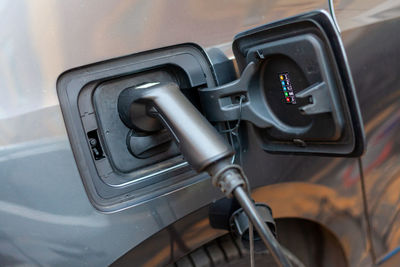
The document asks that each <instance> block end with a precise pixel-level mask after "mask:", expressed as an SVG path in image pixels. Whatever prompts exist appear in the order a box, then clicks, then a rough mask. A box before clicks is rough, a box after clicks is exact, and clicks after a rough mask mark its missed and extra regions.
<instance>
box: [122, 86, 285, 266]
mask: <svg viewBox="0 0 400 267" xmlns="http://www.w3.org/2000/svg"><path fill="white" fill-rule="evenodd" d="M118 102H119V106H118V109H119V110H120V111H121V110H124V111H125V113H124V115H121V114H120V116H121V119H123V120H124V119H125V120H126V119H127V118H129V121H128V122H125V124H127V123H131V124H132V125H134V124H135V120H134V114H130V113H129V112H131V111H132V110H135V108H133V107H132V105H137V104H144V105H145V107H146V110H147V113H148V115H150V116H153V117H158V119H159V120H160V121H161V122H162V124H163V125H164V126H165V127H166V128H167V129H168V130H169V131H170V132H171V135H172V136H173V138H174V139H175V141H176V143H177V144H178V147H179V149H180V150H181V152H182V154H183V156H184V157H185V159H186V160H187V161H188V163H189V164H190V165H191V166H192V167H193V168H194V169H195V170H196V171H197V172H201V171H206V172H208V173H209V174H210V175H211V177H212V183H213V185H215V186H216V187H218V188H220V189H221V191H222V192H223V193H224V194H225V195H227V196H229V197H232V196H234V197H235V198H236V199H237V200H238V202H239V203H240V205H241V206H242V208H243V210H244V211H245V212H246V214H247V216H248V217H249V219H250V221H251V222H252V223H253V224H254V226H255V228H256V230H257V232H258V233H259V235H260V237H261V239H262V240H263V241H264V243H265V245H266V246H267V248H268V249H269V250H270V252H271V254H272V256H273V257H274V259H275V261H276V263H277V264H278V266H282V267H290V266H291V264H290V262H289V260H288V259H287V258H286V256H285V254H284V253H283V251H282V250H281V249H280V245H279V243H278V242H277V240H276V239H275V237H274V235H273V234H272V233H271V231H270V230H269V228H268V226H267V225H266V224H265V222H264V221H263V219H262V218H261V217H260V215H259V214H258V212H257V209H256V207H255V206H254V203H253V202H252V201H251V199H250V197H249V196H248V194H247V190H245V188H246V186H245V185H246V178H245V175H244V173H243V170H242V169H241V167H240V166H237V165H232V164H231V162H230V159H231V156H232V155H233V154H234V151H233V150H232V148H231V146H230V145H228V144H227V143H226V141H225V140H224V139H223V138H222V137H221V135H220V134H219V133H218V132H217V131H216V130H215V129H214V127H213V126H212V125H211V124H210V123H209V122H208V121H207V120H206V119H205V118H204V117H203V116H202V115H201V113H200V112H199V111H198V110H197V109H196V108H195V107H194V106H193V105H192V104H191V103H190V102H189V100H188V99H187V98H186V97H185V96H184V95H183V94H182V92H181V91H180V89H179V87H178V86H177V85H176V84H174V83H163V84H155V85H154V84H152V85H144V86H139V87H131V88H127V89H125V90H124V91H123V92H121V94H120V97H119V101H118ZM127 103H128V104H127Z"/></svg>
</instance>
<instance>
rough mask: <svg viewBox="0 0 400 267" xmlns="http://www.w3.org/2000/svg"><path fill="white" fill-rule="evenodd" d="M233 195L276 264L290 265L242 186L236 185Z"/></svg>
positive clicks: (281, 266)
mask: <svg viewBox="0 0 400 267" xmlns="http://www.w3.org/2000/svg"><path fill="white" fill-rule="evenodd" d="M233 195H234V196H235V198H236V199H237V201H238V202H239V204H240V206H241V207H242V208H243V210H244V211H245V212H246V214H247V216H248V218H249V219H250V221H251V222H252V223H253V225H254V227H255V228H256V230H257V232H258V234H259V235H260V237H261V239H262V240H263V242H264V244H265V245H266V246H267V248H268V250H269V251H270V252H271V254H272V256H273V257H274V260H275V262H276V263H277V264H278V266H279V267H292V265H291V263H290V262H289V260H288V259H287V257H286V255H285V254H284V253H283V251H282V249H281V247H280V245H279V243H278V241H277V240H276V239H275V237H274V235H273V234H272V233H271V231H270V230H269V228H268V226H267V225H266V224H265V222H264V221H263V220H262V219H261V217H260V216H259V215H258V213H257V210H256V207H255V206H254V203H253V202H252V201H251V200H250V198H249V196H248V195H247V193H246V191H245V190H244V189H243V187H241V186H238V187H236V188H235V190H234V191H233Z"/></svg>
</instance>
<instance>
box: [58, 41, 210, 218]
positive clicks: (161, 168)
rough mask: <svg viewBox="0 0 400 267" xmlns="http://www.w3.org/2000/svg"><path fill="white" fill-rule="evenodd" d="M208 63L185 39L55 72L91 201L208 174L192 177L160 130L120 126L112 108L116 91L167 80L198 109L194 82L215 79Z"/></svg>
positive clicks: (118, 203)
mask: <svg viewBox="0 0 400 267" xmlns="http://www.w3.org/2000/svg"><path fill="white" fill-rule="evenodd" d="M210 66H211V64H210V62H209V60H208V58H207V57H206V56H205V52H204V51H202V49H201V48H199V47H198V46H196V45H192V44H183V45H178V46H173V47H168V48H163V49H158V50H153V51H149V52H145V53H139V54H135V55H131V56H126V57H122V58H118V59H113V60H109V61H105V62H101V63H96V64H93V65H90V66H86V67H80V68H79V69H75V70H71V71H68V72H66V73H64V74H62V75H61V76H60V78H59V80H58V83H57V90H58V93H59V98H60V103H61V107H62V111H63V115H64V118H65V122H66V126H67V130H68V134H69V137H70V141H71V145H72V148H73V151H74V154H75V157H76V159H77V164H78V167H79V169H80V173H81V176H82V179H83V181H84V184H85V187H86V191H87V192H88V195H89V198H90V199H91V201H92V203H93V204H94V206H95V207H97V208H98V209H100V210H103V211H113V210H116V209H120V208H124V207H126V206H131V205H135V204H138V203H140V202H142V201H146V200H148V199H151V198H154V197H156V196H158V195H161V194H165V193H167V192H169V191H171V190H176V189H177V188H179V187H182V186H185V185H186V184H188V183H189V182H190V183H193V182H195V181H196V179H204V178H205V177H207V176H206V175H204V174H203V175H198V176H196V177H194V176H195V173H194V172H193V171H192V169H191V168H190V166H188V164H187V163H186V162H185V160H184V159H183V157H182V156H181V155H180V151H179V149H178V148H177V146H176V144H175V143H174V142H172V139H171V135H170V134H169V133H168V132H167V131H166V130H165V129H161V128H160V129H157V130H156V131H154V130H153V131H146V129H138V128H134V127H130V125H125V124H124V123H123V121H122V120H121V118H120V114H119V112H118V97H119V95H120V94H121V92H122V91H124V90H125V89H126V88H129V87H132V86H138V85H140V84H143V83H149V82H150V83H151V82H172V83H175V84H177V85H178V86H179V88H180V89H181V91H182V93H183V94H184V95H185V96H186V98H188V99H189V100H190V101H191V103H192V104H193V105H195V106H196V108H197V109H199V110H201V106H200V101H199V97H198V89H199V88H202V87H214V86H215V85H216V84H215V77H214V75H213V70H212V69H211V67H210ZM188 179H189V180H190V181H189V180H188Z"/></svg>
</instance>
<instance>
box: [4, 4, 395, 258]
mask: <svg viewBox="0 0 400 267" xmlns="http://www.w3.org/2000/svg"><path fill="white" fill-rule="evenodd" d="M353 2H354V3H353ZM361 2H363V1H341V2H340V3H339V5H338V6H339V7H340V8H339V9H338V10H337V11H336V15H337V17H338V21H339V25H340V27H341V29H342V30H343V29H353V28H357V27H360V26H363V25H366V24H370V23H375V22H378V21H381V20H386V19H387V16H386V17H383V18H382V19H380V17H379V16H377V18H376V19H375V20H373V22H371V21H370V20H363V19H362V18H364V17H362V16H361V15H362V14H361V13H362V12H359V13H360V14H359V15H360V18H361V19H359V20H356V21H357V23H356V24H352V23H351V22H352V21H353V20H352V19H349V17H348V15H347V14H348V13H346V12H348V9H346V7H347V6H348V5H350V6H351V7H352V8H353V9H355V10H356V8H357V6H361V5H362V4H361ZM379 2H380V1H369V2H368V3H369V4H368V7H374V6H378V5H380V4H379ZM386 2H390V1H386ZM386 2H385V3H386ZM390 3H391V2H390ZM391 7H393V5H391ZM395 7H396V6H395ZM397 7H398V5H397ZM317 8H324V9H327V8H328V3H327V2H326V1H319V0H313V1H268V2H265V3H264V2H261V3H260V2H259V1H249V2H246V1H229V3H228V2H224V1H221V2H215V1H161V0H158V1H111V2H110V1H101V2H99V1H81V0H74V1H68V2H66V1H61V0H60V1H44V0H43V1H3V2H2V3H1V4H0V13H1V14H2V21H3V23H2V25H3V27H2V28H1V29H0V37H1V39H0V40H1V45H0V49H1V53H0V54H1V57H0V66H1V67H0V87H1V90H0V129H1V136H0V170H1V175H0V177H1V182H2V186H1V187H0V231H1V233H0V262H1V263H3V264H2V265H18V264H25V263H28V264H31V265H44V266H54V265H56V266H76V265H79V266H102V265H109V264H111V263H112V262H113V261H115V260H116V259H118V258H119V257H120V256H122V255H123V254H125V253H126V252H128V251H129V250H130V249H132V248H134V247H136V246H138V245H139V244H140V243H141V242H143V241H144V240H146V239H148V238H149V237H150V236H152V235H153V234H155V233H157V232H158V231H160V230H162V229H164V228H165V227H167V226H168V225H170V224H172V223H174V222H175V221H177V220H179V219H181V218H183V217H185V216H187V215H188V214H190V213H192V212H194V211H196V210H198V209H199V208H201V207H203V206H206V205H207V204H209V203H210V202H211V201H212V200H213V199H216V198H219V197H221V195H220V194H219V193H218V192H217V190H216V189H213V188H212V186H211V185H210V183H209V181H208V180H202V181H200V182H196V183H194V184H193V185H191V186H188V187H185V188H182V189H180V190H177V191H174V192H172V193H170V194H168V195H164V196H162V197H159V198H157V199H154V200H152V201H149V202H146V203H143V204H142V205H139V206H135V207H132V208H129V209H125V210H122V211H119V212H115V213H111V214H106V213H101V212H99V211H97V210H96V209H95V208H94V207H93V206H92V205H91V203H90V201H89V199H88V197H87V195H86V192H85V189H84V186H83V184H82V180H81V177H80V175H79V172H78V169H77V167H76V162H75V160H74V157H73V153H72V151H71V147H70V144H69V140H68V137H67V133H66V129H65V125H64V122H63V117H62V114H61V110H60V107H59V102H58V98H57V93H56V81H57V78H58V77H59V75H60V74H61V73H63V72H64V71H66V70H68V69H71V68H75V67H79V66H82V65H87V64H90V63H94V62H98V61H103V60H106V59H110V58H115V57H120V56H124V55H128V54H132V53H137V52H141V51H145V50H150V49H154V48H159V47H164V46H168V45H174V44H177V43H186V42H194V43H197V44H199V45H201V46H202V47H204V48H206V49H209V48H213V47H217V48H219V49H221V50H222V51H224V52H225V54H226V55H227V56H228V57H230V58H231V57H232V52H231V42H232V39H233V37H234V35H235V34H237V33H238V32H240V31H243V30H247V29H250V28H252V27H255V26H258V25H261V24H264V23H267V22H270V21H273V20H276V19H281V18H285V17H288V16H291V15H295V14H298V13H301V12H305V11H310V10H313V9H317ZM383 10H385V9H383ZM397 10H398V9H397ZM365 12H367V10H366V11H365ZM368 14H369V13H368ZM368 14H367V15H365V16H366V17H368V16H369V15H368ZM379 14H380V13H379V12H378V15H379ZM385 14H386V13H385ZM398 15H399V14H398V12H397V13H396V12H392V13H390V17H391V18H393V17H397V16H398ZM374 16H375V15H374ZM374 18H375V17H374ZM356 36H358V37H359V36H363V35H362V33H357V34H356V35H351V34H349V35H348V37H346V38H345V41H346V39H347V40H348V44H349V46H351V42H350V41H351V40H356ZM359 38H361V37H359ZM346 49H347V45H346ZM397 53H398V52H397ZM395 55H397V56H398V54H395ZM349 58H350V65H351V68H352V70H353V74H355V77H356V78H355V82H356V87H357V89H358V83H359V82H358V79H360V78H357V77H359V76H357V75H358V73H357V72H358V69H357V66H359V65H357V64H358V61H357V62H353V61H352V54H351V52H350V53H349ZM354 60H358V59H357V57H356V59H354ZM361 67H362V65H361ZM369 71H370V72H373V71H374V69H370V70H369ZM360 75H361V76H360V77H363V75H364V74H363V73H362V74H360ZM397 92H398V89H397ZM359 97H360V96H359ZM362 97H363V95H361V97H360V103H361V108H362V110H363V109H368V107H369V105H370V102H369V101H370V99H365V101H364V99H363V98H362ZM397 97H398V96H397ZM397 103H398V102H397ZM384 112H385V109H383V108H382V107H380V106H377V110H376V111H375V114H374V116H368V115H365V114H364V120H365V124H366V127H367V133H371V134H372V132H374V131H372V130H371V131H368V125H370V123H372V122H374V121H376V120H378V119H376V116H379V114H381V113H382V114H383V113H384ZM386 112H387V111H386ZM382 116H383V115H382ZM389 116H392V115H391V114H390V115H389ZM393 116H394V115H393ZM374 118H375V119H374ZM385 118H386V117H385ZM379 122H380V121H379ZM382 123H384V122H383V119H382ZM372 124H373V126H370V127H371V128H372V129H375V128H376V129H378V128H379V127H380V125H381V124H380V123H375V124H374V123H372ZM369 151H372V152H369ZM369 151H368V152H367V154H366V156H365V157H368V156H369V155H371V156H370V157H371V158H374V155H375V152H373V151H374V148H373V147H372V148H370V147H369ZM245 154H246V155H245V157H244V160H245V169H246V172H247V173H248V176H249V177H250V179H251V183H252V186H253V188H257V187H259V188H258V189H256V191H255V198H256V199H258V200H265V201H268V202H270V204H271V205H272V207H273V208H274V213H275V215H276V216H277V217H285V216H299V217H304V218H308V219H312V220H316V221H319V222H321V223H323V224H326V225H328V227H330V228H332V229H333V230H332V231H333V232H335V233H336V234H337V235H338V236H339V239H340V240H342V241H343V245H344V247H345V251H346V254H347V255H348V257H349V260H350V262H351V263H352V265H353V266H357V265H361V263H366V262H369V263H370V262H371V259H370V255H369V254H368V240H367V239H366V235H365V234H366V231H367V227H366V222H365V220H364V218H365V217H364V214H363V212H362V194H361V189H360V183H359V179H358V180H357V179H356V181H355V182H354V183H351V186H350V187H349V186H347V185H346V178H344V177H346V175H345V173H346V171H347V170H348V169H349V168H351V170H352V171H354V172H355V174H354V175H355V177H359V175H358V169H357V161H356V160H354V159H332V158H317V157H310V158H307V157H297V156H276V155H269V154H266V153H264V151H261V150H260V148H259V147H258V146H257V144H256V143H255V142H254V140H250V142H249V146H248V149H247V152H246V153H245ZM398 155H399V151H398V150H395V149H393V150H390V155H389V156H388V157H389V158H390V157H392V158H398ZM246 161H247V162H246ZM283 161H290V162H291V163H292V164H293V168H286V167H284V166H283V165H282V162H283ZM367 161H368V160H367ZM394 163H395V161H394V162H393V161H391V163H390V164H394ZM388 164H389V163H388ZM368 166H369V164H368V163H365V164H364V167H365V168H368ZM390 166H393V165H390ZM390 166H389V167H390ZM386 167H387V166H386ZM366 178H367V182H368V179H371V180H373V179H372V178H369V176H368V175H367V176H366ZM378 178H379V177H378ZM378 178H376V179H378ZM282 182H283V184H281V185H280V184H277V183H282ZM293 182H296V183H293ZM306 182H308V183H313V184H315V185H312V184H306ZM271 184H276V185H273V186H265V185H271ZM292 192H293V194H294V193H297V194H298V196H297V197H296V198H294V200H296V201H293V202H291V201H289V200H292ZM300 192H304V193H300ZM275 197H276V198H275ZM278 197H279V198H278ZM370 197H373V196H372V195H371V196H370ZM194 200H195V201H194ZM278 200H279V201H278ZM307 200H308V201H307ZM285 202H288V203H286V205H284V203H285ZM387 202H388V203H390V204H391V205H393V204H398V203H397V202H396V201H392V200H388V201H387ZM383 203H386V202H383ZM299 206H304V207H302V208H299ZM332 207H334V208H335V209H332ZM338 214H344V215H343V216H347V217H348V220H349V222H348V224H351V225H353V226H352V227H351V228H348V229H356V230H357V233H356V234H354V231H353V234H354V235H351V236H350V235H349V231H348V230H346V226H345V225H347V224H345V223H344V222H343V221H342V220H340V218H341V217H340V216H339V217H338ZM372 215H373V216H374V214H373V213H372ZM373 218H374V217H372V221H373V220H374V219H373ZM379 218H381V215H379ZM342 222H343V223H344V224H343V226H342V225H341V223H342ZM201 223H205V221H204V220H202V221H200V222H199V224H201ZM383 223H385V220H384V221H383ZM203 227H206V228H207V226H204V225H203ZM396 227H397V228H396ZM398 227H399V226H398V225H397V226H395V228H393V229H394V230H390V231H392V232H394V233H398V231H396V230H395V229H398ZM189 230H190V229H189ZM390 231H389V232H390ZM195 233H196V231H194V232H189V233H188V235H187V236H186V235H184V234H182V236H183V237H184V238H185V239H187V240H192V239H193V234H195ZM213 233H214V232H213ZM350 233H352V231H350ZM219 234H221V233H220V232H216V233H215V235H216V236H217V235H219ZM213 235H214V234H210V235H209V236H205V238H204V239H202V238H200V240H197V241H196V242H195V240H194V239H193V240H192V241H193V243H194V245H193V247H195V245H200V244H202V243H204V242H206V241H207V240H208V239H210V238H212V236H213ZM361 236H362V237H361ZM397 236H398V234H397ZM360 238H361V239H360ZM378 238H380V236H379V235H378ZM357 240H358V241H360V240H361V243H358V244H359V245H358V246H356V245H354V244H356V243H354V242H356V241H357ZM396 240H397V241H396ZM192 241H185V242H192ZM388 242H389V243H388V245H387V246H386V247H383V248H382V249H380V248H379V249H378V252H380V253H378V254H379V255H381V254H382V253H383V254H384V253H386V252H388V251H390V249H392V248H394V247H395V246H396V245H399V244H400V243H399V242H398V239H390V241H388ZM396 243H397V244H396ZM353 245H354V247H353ZM355 250H356V251H355ZM154 253H155V252H154V251H153V252H151V251H148V252H147V254H146V255H147V256H148V257H150V256H151V255H154ZM143 256H145V255H143Z"/></svg>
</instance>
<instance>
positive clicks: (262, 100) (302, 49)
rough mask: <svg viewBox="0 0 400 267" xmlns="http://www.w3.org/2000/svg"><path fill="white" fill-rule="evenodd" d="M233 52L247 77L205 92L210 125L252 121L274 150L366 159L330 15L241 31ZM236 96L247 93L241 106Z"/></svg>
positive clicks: (311, 15)
mask: <svg viewBox="0 0 400 267" xmlns="http://www.w3.org/2000/svg"><path fill="white" fill-rule="evenodd" d="M233 52H234V54H235V57H236V60H237V64H238V66H239V69H240V71H241V78H240V79H239V80H238V81H235V82H233V83H230V84H226V85H224V86H221V87H219V88H203V89H201V90H200V97H201V100H202V103H203V108H204V110H205V114H206V116H207V118H208V119H209V120H210V121H224V120H233V119H234V118H236V119H237V118H239V117H240V118H241V120H245V121H248V122H249V125H250V128H251V129H252V130H254V132H255V133H256V136H257V138H258V139H259V143H260V145H261V146H262V147H263V149H264V150H266V151H268V152H272V153H298V154H310V153H311V154H315V155H330V156H352V157H355V156H359V155H361V154H362V152H363V150H364V130H363V125H362V120H361V115H360V111H359V108H358V102H357V97H356V95H355V90H354V85H353V81H352V78H351V74H350V70H349V67H348V65H347V59H346V55H345V53H344V49H343V45H342V43H341V40H340V36H339V34H338V32H337V31H336V29H335V26H334V24H333V22H332V20H331V19H330V16H329V15H328V14H327V13H326V12H323V11H314V12H310V13H307V14H304V15H300V16H296V17H292V18H288V19H285V20H282V21H278V22H275V23H271V24H267V25H264V26H261V27H259V28H255V29H252V30H249V31H246V32H243V33H241V34H239V35H237V36H236V37H235V40H234V42H233ZM237 96H244V98H245V101H244V103H243V104H242V105H239V104H238V103H237V102H236V103H234V102H232V101H231V99H233V97H237ZM239 113H240V114H239Z"/></svg>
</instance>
